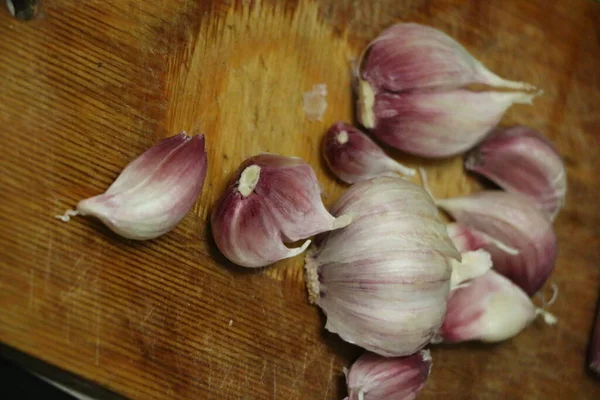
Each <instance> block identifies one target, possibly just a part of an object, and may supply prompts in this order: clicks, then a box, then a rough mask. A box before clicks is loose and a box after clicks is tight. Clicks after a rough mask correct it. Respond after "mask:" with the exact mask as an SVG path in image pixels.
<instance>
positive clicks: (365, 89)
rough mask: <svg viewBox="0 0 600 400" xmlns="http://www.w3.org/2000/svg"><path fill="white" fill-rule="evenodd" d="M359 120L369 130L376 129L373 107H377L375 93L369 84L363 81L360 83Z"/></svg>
mask: <svg viewBox="0 0 600 400" xmlns="http://www.w3.org/2000/svg"><path fill="white" fill-rule="evenodd" d="M358 105H359V108H360V109H359V110H358V118H359V120H360V123H361V124H363V126H364V127H365V128H367V129H372V128H374V127H375V115H374V114H373V106H374V105H375V92H374V91H373V87H372V86H371V84H370V83H369V82H367V81H366V80H364V79H361V80H360V81H359V83H358Z"/></svg>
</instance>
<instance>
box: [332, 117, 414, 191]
mask: <svg viewBox="0 0 600 400" xmlns="http://www.w3.org/2000/svg"><path fill="white" fill-rule="evenodd" d="M323 158H325V161H326V162H327V165H328V166H329V168H330V169H331V171H332V172H333V173H334V174H335V175H336V176H337V177H338V178H339V179H341V180H342V181H344V182H346V183H356V182H360V181H364V180H367V179H371V178H377V177H381V176H398V174H403V175H407V176H414V175H415V170H414V169H412V168H408V167H405V166H404V165H402V164H400V163H398V162H396V161H395V160H394V159H392V158H391V157H390V156H388V155H387V154H385V152H384V151H383V150H382V149H381V147H379V146H378V145H377V144H376V143H375V142H374V141H373V140H371V139H370V138H369V137H368V136H367V135H366V134H364V133H363V132H361V131H360V130H359V129H357V128H355V127H353V126H352V125H349V124H346V123H343V122H337V123H335V124H333V125H332V126H331V128H329V130H328V131H327V133H326V134H325V137H324V138H323Z"/></svg>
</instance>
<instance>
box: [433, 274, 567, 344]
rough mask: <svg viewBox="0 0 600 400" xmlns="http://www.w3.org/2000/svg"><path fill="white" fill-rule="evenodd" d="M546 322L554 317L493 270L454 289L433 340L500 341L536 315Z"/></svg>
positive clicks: (517, 330) (523, 326)
mask: <svg viewBox="0 0 600 400" xmlns="http://www.w3.org/2000/svg"><path fill="white" fill-rule="evenodd" d="M540 314H541V315H542V316H543V317H544V321H545V322H546V323H547V324H554V323H556V318H555V317H554V316H553V315H551V314H550V313H548V312H547V311H544V310H542V309H539V308H537V307H536V306H535V305H534V304H533V303H532V302H531V299H530V298H529V297H528V296H527V294H526V293H525V292H523V290H521V289H520V288H519V287H518V286H517V285H515V284H514V283H512V282H511V281H510V280H508V279H507V278H505V277H503V276H502V275H500V274H498V273H497V272H495V271H494V270H489V271H487V272H486V273H485V274H484V275H482V276H480V277H477V278H475V279H473V280H472V281H470V282H469V283H468V284H467V285H464V286H463V287H460V288H458V289H456V290H454V291H453V292H452V293H451V294H450V299H449V300H448V311H447V313H446V317H445V318H444V323H443V324H442V327H441V328H440V330H439V332H438V334H437V335H436V338H435V339H434V342H439V341H444V342H463V341H470V340H479V341H482V342H500V341H503V340H507V339H510V338H511V337H513V336H515V335H517V334H518V333H519V332H521V331H522V330H523V329H525V327H527V326H528V325H529V324H530V323H531V322H532V321H533V320H534V319H535V317H536V316H537V315H540Z"/></svg>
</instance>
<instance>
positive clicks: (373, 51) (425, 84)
mask: <svg viewBox="0 0 600 400" xmlns="http://www.w3.org/2000/svg"><path fill="white" fill-rule="evenodd" d="M360 76H361V77H362V79H363V80H365V81H367V82H368V84H369V86H372V88H373V91H374V92H376V93H378V92H380V91H389V92H401V91H406V90H414V89H427V88H458V87H463V86H466V85H470V84H476V83H478V84H484V85H488V86H493V87H503V88H511V89H519V90H530V89H535V88H534V87H533V86H531V85H529V84H527V83H523V82H514V81H509V80H506V79H502V78H500V77H499V76H497V75H495V74H494V73H492V72H490V71H489V70H488V69H487V68H485V67H484V66H483V64H481V63H480V62H479V61H477V60H476V59H475V58H474V57H473V56H472V55H471V54H469V52H468V51H467V50H466V49H465V48H464V47H463V46H461V45H460V44H459V43H458V42H456V41H455V40H454V39H452V38H451V37H450V36H448V35H446V34H445V33H444V32H442V31H440V30H438V29H435V28H432V27H430V26H425V25H420V24H415V23H400V24H396V25H393V26H391V27H390V28H388V29H386V30H384V31H383V32H382V33H381V34H380V35H379V36H378V37H377V38H376V39H375V40H373V41H372V42H371V43H370V44H369V45H368V46H367V48H366V49H365V51H364V53H363V57H362V59H361V62H360Z"/></svg>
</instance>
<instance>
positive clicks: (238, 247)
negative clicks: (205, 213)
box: [211, 154, 350, 267]
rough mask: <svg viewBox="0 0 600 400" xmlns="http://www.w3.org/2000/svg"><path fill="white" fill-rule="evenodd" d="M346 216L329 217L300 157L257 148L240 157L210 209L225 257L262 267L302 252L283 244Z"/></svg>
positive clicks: (341, 224)
mask: <svg viewBox="0 0 600 400" xmlns="http://www.w3.org/2000/svg"><path fill="white" fill-rule="evenodd" d="M348 223H350V218H349V217H348V216H341V217H339V218H334V217H333V216H332V215H331V214H329V212H327V210H326V209H325V206H324V205H323V202H322V201H321V188H320V186H319V182H318V181H317V177H316V175H315V173H314V171H313V169H312V168H311V167H310V166H309V165H308V164H307V163H305V162H304V161H303V160H301V159H299V158H295V157H283V156H279V155H275V154H261V155H257V156H254V157H252V158H250V159H248V160H246V161H245V162H244V163H243V164H242V165H241V167H240V169H239V170H238V172H237V175H236V179H235V181H234V182H233V183H232V184H231V185H230V186H229V188H228V189H227V190H226V192H225V193H224V194H223V196H222V197H221V198H220V200H219V201H218V203H217V205H216V207H215V208H214V210H213V212H212V215H211V226H212V231H213V237H214V239H215V242H216V244H217V246H218V248H219V250H221V252H222V253H223V255H225V257H227V258H228V259H229V260H230V261H232V262H234V263H236V264H238V265H241V266H244V267H263V266H266V265H268V264H271V263H274V262H275V261H278V260H282V259H284V258H290V257H294V256H295V255H298V254H300V253H302V252H303V251H304V250H305V249H306V248H307V246H308V245H309V244H310V241H305V242H304V244H303V245H302V246H301V247H299V248H295V249H290V248H288V247H287V246H285V243H292V242H295V241H298V240H301V239H306V238H308V237H310V236H313V235H315V234H318V233H321V232H326V231H329V230H332V229H338V228H341V227H344V226H345V225H347V224H348Z"/></svg>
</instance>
